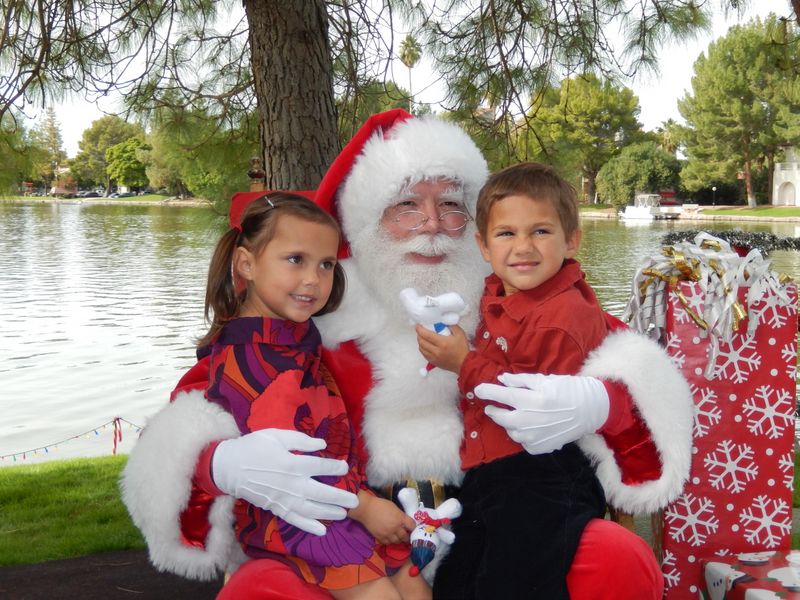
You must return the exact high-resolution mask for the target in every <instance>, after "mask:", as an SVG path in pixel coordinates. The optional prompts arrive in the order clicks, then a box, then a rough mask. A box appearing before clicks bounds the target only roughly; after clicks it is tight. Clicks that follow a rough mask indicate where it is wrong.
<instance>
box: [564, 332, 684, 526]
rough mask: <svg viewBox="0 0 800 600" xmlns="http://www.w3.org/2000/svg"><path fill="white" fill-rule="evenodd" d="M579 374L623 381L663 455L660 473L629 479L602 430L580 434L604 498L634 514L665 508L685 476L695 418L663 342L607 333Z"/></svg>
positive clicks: (581, 444) (679, 375)
mask: <svg viewBox="0 0 800 600" xmlns="http://www.w3.org/2000/svg"><path fill="white" fill-rule="evenodd" d="M580 374H581V375H589V376H592V377H599V378H601V379H607V380H615V381H619V382H621V383H623V384H625V385H626V386H627V388H628V391H629V392H630V394H631V396H632V397H633V401H634V404H635V405H636V408H637V410H638V411H639V414H640V416H641V417H642V419H643V420H644V423H645V425H646V426H647V428H648V430H649V431H650V434H651V436H652V439H653V442H654V443H655V446H656V449H657V451H658V455H659V457H660V458H661V477H660V478H659V479H657V480H654V481H649V482H646V483H642V484H638V485H628V484H625V483H623V481H622V473H621V472H620V469H619V466H618V465H617V463H616V460H615V459H614V455H613V453H612V451H611V449H610V448H609V447H608V446H607V445H606V443H605V440H603V438H602V436H600V435H597V434H592V435H589V436H586V437H584V438H583V439H582V440H580V442H579V445H580V447H581V449H582V450H583V451H584V452H585V453H586V454H587V455H588V456H589V458H590V459H591V460H592V462H593V463H594V464H596V467H597V476H598V478H599V479H600V483H602V485H603V487H604V488H605V492H606V498H607V499H608V502H609V503H610V504H611V505H612V506H614V507H616V508H619V509H621V510H624V511H626V512H628V513H633V514H636V513H651V512H654V511H656V510H658V509H660V508H663V507H664V506H666V505H667V504H669V503H670V502H671V501H673V500H674V499H675V498H677V497H678V496H679V495H680V493H681V491H682V490H683V485H684V483H685V482H686V480H687V479H688V477H689V468H690V466H691V457H692V454H691V450H692V424H693V419H694V403H693V401H692V394H691V390H690V389H689V384H688V383H687V382H686V380H685V379H684V378H683V376H682V375H681V373H680V370H679V369H678V368H677V367H676V366H675V364H674V363H673V362H672V360H671V359H670V358H669V356H668V355H667V353H666V352H665V351H664V349H663V348H661V346H659V345H658V344H657V343H656V342H654V341H652V340H650V339H649V338H647V337H645V336H643V335H641V334H638V333H634V332H632V331H622V332H618V333H613V334H611V335H609V336H608V337H607V338H606V339H605V340H604V341H603V343H602V344H601V345H600V347H599V348H597V350H595V351H594V352H592V354H591V355H590V356H589V358H588V359H587V361H586V363H585V364H584V367H583V369H582V370H581V373H580Z"/></svg>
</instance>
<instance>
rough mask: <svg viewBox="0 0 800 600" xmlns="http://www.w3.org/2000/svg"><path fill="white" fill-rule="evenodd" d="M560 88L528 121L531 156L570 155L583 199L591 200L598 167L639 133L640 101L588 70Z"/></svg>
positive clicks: (567, 80) (635, 138)
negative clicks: (582, 187)
mask: <svg viewBox="0 0 800 600" xmlns="http://www.w3.org/2000/svg"><path fill="white" fill-rule="evenodd" d="M558 91H559V93H558V96H557V97H556V96H555V95H553V96H551V97H549V98H547V99H546V101H545V102H544V103H543V104H542V106H541V107H540V108H539V109H538V111H537V113H536V116H535V118H534V119H531V120H530V121H529V126H530V127H532V128H533V129H534V131H535V133H536V135H535V136H529V141H533V143H534V148H533V154H534V155H538V156H544V157H549V156H553V157H555V156H557V155H558V154H559V153H565V154H566V155H567V156H569V157H570V159H571V160H572V161H574V162H575V163H577V164H578V166H579V168H580V175H581V177H582V178H583V179H585V180H586V182H587V186H586V197H585V200H588V201H590V202H593V201H594V197H595V179H596V177H597V173H598V172H599V171H600V168H601V167H602V166H603V165H604V164H605V163H606V162H607V161H608V160H609V159H610V158H612V157H613V156H615V155H616V154H618V153H619V152H620V150H621V149H622V147H623V146H625V145H626V144H630V143H631V142H634V141H638V139H639V137H640V136H641V124H640V123H639V121H638V120H637V117H638V115H639V101H638V99H637V97H636V96H635V95H634V93H633V92H632V91H631V90H630V89H629V88H626V87H621V86H617V85H615V84H614V83H612V82H611V81H609V80H600V79H599V78H598V77H596V76H595V75H592V74H586V75H582V76H580V77H573V78H569V79H565V80H564V81H562V82H561V86H560V88H559V90H558ZM545 160H546V159H545ZM548 162H550V161H549V160H548Z"/></svg>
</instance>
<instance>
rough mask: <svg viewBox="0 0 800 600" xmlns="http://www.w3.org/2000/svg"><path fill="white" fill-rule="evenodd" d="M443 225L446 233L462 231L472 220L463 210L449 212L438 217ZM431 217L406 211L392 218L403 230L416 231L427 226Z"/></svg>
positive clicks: (419, 212) (418, 212)
mask: <svg viewBox="0 0 800 600" xmlns="http://www.w3.org/2000/svg"><path fill="white" fill-rule="evenodd" d="M436 218H437V220H438V221H439V223H441V224H442V229H444V230H445V231H461V230H462V229H464V227H466V226H467V223H469V222H470V221H471V220H472V217H470V216H469V215H468V214H467V213H465V212H464V211H462V210H448V211H447V212H443V213H442V214H440V215H439V216H438V217H436ZM430 219H431V217H429V216H428V215H426V214H425V213H424V212H422V211H419V210H404V211H403V212H401V213H397V214H396V215H395V216H394V217H392V221H393V222H395V223H397V224H398V225H400V227H402V228H403V229H408V230H409V231H415V230H417V229H420V228H422V227H424V226H425V223H427V222H428V221H430Z"/></svg>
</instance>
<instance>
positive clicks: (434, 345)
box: [416, 325, 469, 374]
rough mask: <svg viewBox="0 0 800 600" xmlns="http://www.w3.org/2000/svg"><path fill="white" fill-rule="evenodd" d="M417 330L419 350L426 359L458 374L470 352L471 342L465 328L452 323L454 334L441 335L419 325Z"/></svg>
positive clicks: (436, 365)
mask: <svg viewBox="0 0 800 600" xmlns="http://www.w3.org/2000/svg"><path fill="white" fill-rule="evenodd" d="M416 331H417V343H418V344H419V351H420V352H421V353H422V356H424V357H425V360H427V361H428V362H429V363H431V364H432V365H433V366H435V367H439V368H440V369H445V370H446V371H452V372H453V373H456V374H458V372H459V371H460V370H461V364H462V363H463V362H464V359H465V358H466V357H467V354H469V342H467V336H466V334H465V333H464V330H463V329H461V327H459V326H458V325H452V326H451V327H450V333H451V334H452V335H439V334H438V333H435V332H433V331H431V330H429V329H426V328H425V327H423V326H422V325H417V326H416Z"/></svg>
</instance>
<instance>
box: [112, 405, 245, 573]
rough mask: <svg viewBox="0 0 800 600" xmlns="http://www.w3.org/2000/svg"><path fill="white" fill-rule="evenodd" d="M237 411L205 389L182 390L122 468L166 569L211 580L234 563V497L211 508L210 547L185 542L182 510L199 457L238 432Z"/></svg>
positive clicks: (139, 519)
mask: <svg viewBox="0 0 800 600" xmlns="http://www.w3.org/2000/svg"><path fill="white" fill-rule="evenodd" d="M238 435H239V430H238V428H237V427H236V423H235V422H234V420H233V417H232V416H231V415H230V414H228V413H227V412H225V411H224V410H223V409H222V408H220V407H219V406H217V405H215V404H212V403H210V402H208V401H207V400H206V399H205V397H204V396H203V393H202V392H189V393H185V394H179V395H178V396H177V397H176V399H175V400H174V401H173V402H172V403H170V404H169V405H168V406H166V407H165V408H163V409H162V410H161V411H159V412H158V413H157V414H156V415H155V416H154V417H153V418H152V419H150V421H149V422H148V424H147V426H146V427H145V429H144V430H143V431H142V434H141V437H140V438H139V440H138V442H137V443H136V445H135V446H134V448H133V450H132V451H131V454H130V457H129V458H128V463H127V465H126V466H125V469H124V471H123V473H122V478H121V480H120V487H121V488H122V500H123V502H124V503H125V506H127V507H128V512H129V513H130V515H131V518H132V519H133V522H134V524H135V525H136V526H137V527H138V528H139V529H140V530H141V531H142V534H143V535H144V538H145V541H146V542H147V547H148V550H149V552H150V560H151V562H152V563H153V565H154V566H155V567H156V568H157V569H159V570H160V571H169V572H172V573H176V574H178V575H181V576H183V577H188V578H190V579H201V580H211V579H214V578H216V577H217V576H218V575H219V573H220V572H222V571H224V570H225V569H227V568H229V566H230V565H231V561H232V560H236V559H235V558H234V557H238V556H239V554H236V553H235V549H236V548H237V547H238V546H237V544H236V541H235V538H234V531H233V498H231V497H230V496H220V497H218V498H217V499H216V500H214V503H213V506H212V508H211V511H210V513H209V522H210V524H211V530H210V531H209V534H208V537H207V538H206V547H205V550H202V549H199V548H194V547H190V546H187V545H185V544H183V543H181V533H180V515H181V513H182V512H183V511H184V509H185V508H186V506H187V504H188V502H189V496H190V494H191V489H192V477H193V476H194V472H195V467H196V463H197V458H198V456H199V455H200V452H201V451H202V450H203V448H205V447H206V446H207V445H208V444H209V443H210V442H213V441H215V440H219V439H225V438H232V437H237V436H238Z"/></svg>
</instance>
